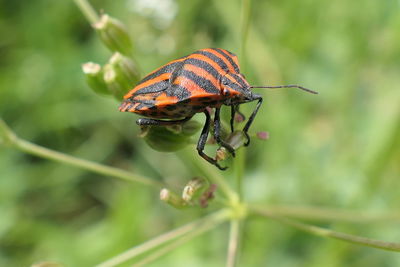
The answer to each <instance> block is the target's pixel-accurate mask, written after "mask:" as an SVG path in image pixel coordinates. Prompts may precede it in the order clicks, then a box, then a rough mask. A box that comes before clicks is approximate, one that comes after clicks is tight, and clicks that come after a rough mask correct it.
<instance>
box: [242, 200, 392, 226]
mask: <svg viewBox="0 0 400 267" xmlns="http://www.w3.org/2000/svg"><path fill="white" fill-rule="evenodd" d="M250 207H252V208H256V209H257V210H263V211H266V212H270V213H273V214H275V215H279V216H284V217H292V218H299V219H307V220H316V221H328V222H349V223H371V222H382V223H397V222H400V212H397V211H396V212H394V211H393V212H379V213H376V212H375V213H371V212H365V211H357V210H341V209H332V208H325V207H324V208H322V207H293V206H286V205H263V204H258V205H254V204H253V205H250Z"/></svg>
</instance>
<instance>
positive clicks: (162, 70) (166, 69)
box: [139, 61, 182, 84]
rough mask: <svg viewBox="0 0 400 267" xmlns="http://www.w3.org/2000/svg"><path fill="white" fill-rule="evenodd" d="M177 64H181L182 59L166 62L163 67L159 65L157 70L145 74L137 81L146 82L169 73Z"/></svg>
mask: <svg viewBox="0 0 400 267" xmlns="http://www.w3.org/2000/svg"><path fill="white" fill-rule="evenodd" d="M179 64H182V61H178V62H173V63H170V64H167V65H165V66H164V67H161V68H160V69H159V70H157V71H155V72H153V73H151V74H149V75H147V76H146V77H144V78H143V79H142V80H141V81H140V82H139V84H140V83H143V82H146V81H148V80H151V79H154V78H156V77H158V76H160V75H161V74H164V73H171V72H172V71H173V70H174V69H175V68H176V67H177V66H178V65H179Z"/></svg>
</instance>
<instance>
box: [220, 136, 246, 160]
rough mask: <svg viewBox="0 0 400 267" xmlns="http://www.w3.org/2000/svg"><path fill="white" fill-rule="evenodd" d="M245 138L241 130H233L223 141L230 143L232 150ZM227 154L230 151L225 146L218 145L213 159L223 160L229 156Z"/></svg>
mask: <svg viewBox="0 0 400 267" xmlns="http://www.w3.org/2000/svg"><path fill="white" fill-rule="evenodd" d="M246 140H247V139H246V136H245V134H244V133H243V131H234V132H233V133H231V134H230V135H229V136H228V138H227V139H226V140H225V141H226V142H227V143H228V144H230V145H231V147H232V148H233V149H234V150H237V149H239V148H240V147H241V146H243V145H244V144H245V142H246ZM229 154H230V153H229V152H228V151H227V150H226V148H225V147H220V148H218V149H217V154H216V157H215V159H216V160H217V161H220V160H225V159H226V158H227V157H228V156H229Z"/></svg>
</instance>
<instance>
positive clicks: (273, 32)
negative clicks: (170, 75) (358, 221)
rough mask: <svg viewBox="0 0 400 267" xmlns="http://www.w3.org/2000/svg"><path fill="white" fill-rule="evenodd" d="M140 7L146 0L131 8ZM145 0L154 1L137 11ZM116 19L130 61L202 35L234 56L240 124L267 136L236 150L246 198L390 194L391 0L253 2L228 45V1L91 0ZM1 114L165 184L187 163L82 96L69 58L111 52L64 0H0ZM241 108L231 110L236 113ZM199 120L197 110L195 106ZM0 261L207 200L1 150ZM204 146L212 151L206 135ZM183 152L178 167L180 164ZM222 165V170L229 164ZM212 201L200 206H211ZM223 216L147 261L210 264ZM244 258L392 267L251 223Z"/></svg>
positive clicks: (236, 9)
mask: <svg viewBox="0 0 400 267" xmlns="http://www.w3.org/2000/svg"><path fill="white" fill-rule="evenodd" d="M146 2H147V5H148V6H150V7H147V8H146V7H144V6H145V5H146V4H145V3H146ZM153 2H155V3H156V2H160V3H158V4H156V5H154V6H153V8H151V4H149V3H153ZM92 4H93V5H94V6H95V7H96V8H97V9H98V10H100V9H104V10H106V11H107V12H108V13H109V14H111V15H114V16H116V17H118V18H119V19H120V20H122V21H124V22H125V23H126V24H127V25H128V27H129V31H130V34H131V36H132V37H133V39H134V40H135V52H134V57H135V58H136V60H137V62H138V63H139V64H140V67H141V69H142V70H143V73H147V72H148V71H151V70H152V69H154V68H156V67H158V66H160V65H161V64H163V63H165V62H167V61H168V60H171V59H173V58H176V57H180V56H182V55H186V54H188V53H190V52H192V51H194V50H196V49H200V48H204V47H223V48H226V49H228V50H231V51H234V52H236V53H238V54H239V56H240V58H239V60H240V62H241V65H242V69H243V71H244V73H245V74H246V77H247V78H248V80H249V82H250V83H252V84H259V85H261V84H268V85H275V84H290V83H299V84H302V85H304V86H307V87H310V88H312V89H315V90H317V91H319V92H320V95H318V96H317V97H315V96H312V95H307V94H304V93H302V92H297V91H291V89H287V90H280V91H269V92H267V91H262V89H257V92H260V93H261V92H262V93H263V95H264V96H265V99H266V101H265V104H264V105H263V107H262V108H261V111H260V114H259V116H258V117H257V119H256V121H255V124H254V126H253V129H254V130H268V131H269V132H270V136H271V138H270V140H268V141H267V142H263V141H258V140H253V143H252V145H251V146H250V147H249V148H248V149H247V159H248V160H247V161H246V166H245V167H246V170H245V173H246V177H245V182H244V185H245V187H244V194H245V198H246V199H248V200H252V201H257V202H262V203H268V204H275V203H276V204H287V205H294V206H297V205H298V206H302V205H310V206H327V207H338V208H346V209H358V210H366V211H380V210H396V209H397V207H398V205H399V204H400V194H399V193H398V188H400V179H399V174H400V164H399V162H400V144H399V143H400V105H399V103H400V91H399V88H398V87H399V84H400V75H399V73H400V35H399V34H398V31H399V30H398V29H399V28H400V14H399V12H398V10H399V7H400V6H399V2H398V1H394V0H393V1H390V0H385V1H378V0H365V1H363V2H362V3H361V2H357V1H355V2H349V1H345V0H335V1H326V0H324V1H317V0H295V1H277V0H270V1H253V4H252V16H251V23H250V25H249V35H248V42H247V44H246V49H245V50H244V51H243V52H240V43H241V34H240V24H239V23H240V10H241V3H240V1H236V0H235V1H228V0H218V1H217V0H214V1H211V0H206V1H205V0H191V1H184V0H179V1H172V0H171V1H144V0H141V1H139V0H136V1H135V0H124V1H95V0H93V1H92ZM0 5H1V6H0V36H1V38H0V115H1V117H2V118H3V119H4V120H5V121H6V122H8V124H9V125H10V126H11V127H12V128H13V129H14V130H15V131H16V133H17V134H18V135H19V136H21V137H23V138H26V139H28V140H31V141H33V142H35V143H38V144H41V145H43V146H46V147H49V148H52V149H55V150H59V151H63V152H66V153H68V154H72V155H75V156H79V157H82V158H87V159H91V160H94V161H99V162H103V163H105V164H109V165H113V166H117V167H121V168H124V169H129V170H132V171H134V172H137V173H142V174H146V175H148V176H150V177H153V178H154V179H157V180H161V179H164V180H166V181H168V182H169V183H171V184H174V185H176V188H179V186H182V185H183V184H184V183H185V182H186V181H187V180H189V179H190V178H192V177H194V176H196V175H199V173H198V172H197V171H196V170H195V169H192V168H191V166H192V165H191V164H190V160H191V158H188V157H187V154H189V153H192V154H193V155H195V156H196V152H195V149H194V147H189V148H187V149H185V150H184V151H183V152H179V153H176V154H175V153H169V154H165V153H159V152H156V151H153V150H151V149H150V148H149V147H148V146H147V145H146V144H145V143H144V142H143V140H140V139H138V138H137V137H136V136H137V133H138V129H137V127H136V126H135V124H134V123H133V122H134V120H135V119H136V117H135V116H134V115H131V114H122V113H119V112H118V111H117V107H118V103H117V102H116V101H115V100H113V99H111V98H104V97H100V96H98V95H96V94H94V93H92V92H91V91H90V90H89V88H88V87H87V85H86V84H85V82H84V77H83V75H82V73H81V68H80V65H81V63H83V62H86V61H96V62H100V63H105V62H106V61H107V59H108V58H109V56H110V55H111V53H110V52H109V51H107V49H106V48H104V47H103V46H102V45H101V43H100V41H99V40H98V38H97V36H96V34H95V32H94V31H93V30H92V29H91V28H90V25H89V24H88V22H87V21H86V20H85V19H84V17H83V16H82V14H81V13H80V12H79V10H78V9H77V8H76V6H75V5H74V4H73V2H72V1H44V0H37V1H5V0H1V1H0ZM252 107H253V106H252V104H248V105H247V106H246V107H244V108H243V110H244V111H245V112H247V113H248V112H250V110H251V108H252ZM196 119H198V120H199V121H202V120H203V117H202V116H201V115H200V116H198V118H196ZM0 149H1V150H0V178H1V179H0V217H1V219H0V265H1V266H27V265H29V264H31V263H33V262H37V261H41V260H55V261H58V262H61V263H64V264H66V265H67V266H89V265H93V264H96V263H98V262H101V261H102V260H105V259H107V258H109V257H111V256H113V255H115V254H117V253H119V252H121V251H123V250H125V249H127V248H129V247H131V246H132V245H135V244H138V243H140V242H142V241H144V240H147V239H148V238H150V237H152V236H155V235H157V234H159V233H162V232H164V231H166V230H167V229H170V228H172V227H174V226H177V225H181V224H183V223H184V222H187V221H190V220H191V219H192V218H193V217H196V216H198V215H201V214H204V213H205V212H206V211H198V210H185V211H177V210H174V209H172V208H170V207H168V206H166V205H165V204H162V203H160V201H159V200H158V192H155V191H154V190H150V189H148V188H146V187H143V186H139V185H136V184H129V183H127V182H121V181H115V180H113V179H110V178H107V177H100V176H98V175H96V174H92V173H88V172H86V171H82V170H80V169H75V168H71V167H69V166H65V165H62V164H58V163H54V162H50V161H47V160H43V159H39V158H36V157H33V156H29V155H26V154H22V153H20V152H19V151H16V150H13V149H9V148H5V147H0ZM212 149H215V147H212ZM182 158H183V159H182ZM188 161H189V164H188ZM232 170H233V168H230V169H229V170H228V171H227V172H225V173H224V175H225V176H226V177H227V179H230V177H231V176H233V172H232ZM210 209H212V207H211V208H210ZM324 226H327V227H331V228H335V229H337V230H341V231H345V232H349V233H355V234H360V235H363V236H369V237H373V238H379V239H384V240H388V241H396V240H399V239H400V232H399V231H398V226H397V225H396V224H391V223H390V222H387V223H381V224H372V223H365V224H362V225H361V226H360V225H352V224H348V223H346V224H345V223H341V224H339V223H331V224H325V225H324ZM224 229H226V228H223V227H221V228H219V231H213V232H211V233H209V234H207V235H205V236H202V237H200V238H197V239H196V240H194V241H192V242H190V243H188V245H186V246H184V247H182V248H180V249H178V250H176V251H175V252H173V253H171V254H170V255H168V256H167V257H164V258H163V260H162V261H158V262H156V263H154V266H161V264H162V266H176V263H177V262H185V264H186V265H188V266H204V265H205V264H207V265H208V266H221V265H222V264H223V263H224V259H225V254H224V251H225V248H226V240H227V231H226V230H224ZM243 238H244V239H243V244H242V249H243V250H242V251H243V252H242V253H241V259H240V260H241V261H240V262H241V264H243V266H262V265H271V266H321V265H323V266H396V265H399V264H400V257H399V255H398V254H395V253H390V252H385V251H380V250H375V249H371V248H365V247H359V246H354V245H350V244H347V243H342V242H339V241H335V240H324V239H320V238H317V237H313V236H310V235H308V234H304V233H301V232H298V231H297V230H294V229H290V228H287V227H286V226H281V225H279V224H277V223H272V222H267V221H265V219H263V220H261V219H255V220H250V221H249V222H248V223H246V225H245V229H244V236H243Z"/></svg>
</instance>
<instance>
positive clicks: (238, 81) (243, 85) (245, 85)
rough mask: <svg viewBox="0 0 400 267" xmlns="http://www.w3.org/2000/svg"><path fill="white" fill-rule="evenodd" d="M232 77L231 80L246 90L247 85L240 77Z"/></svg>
mask: <svg viewBox="0 0 400 267" xmlns="http://www.w3.org/2000/svg"><path fill="white" fill-rule="evenodd" d="M232 76H233V78H234V79H235V80H236V82H237V83H238V84H240V86H242V87H244V88H247V87H248V85H247V84H246V83H245V82H244V81H243V79H242V78H241V77H239V76H237V75H232Z"/></svg>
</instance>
